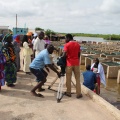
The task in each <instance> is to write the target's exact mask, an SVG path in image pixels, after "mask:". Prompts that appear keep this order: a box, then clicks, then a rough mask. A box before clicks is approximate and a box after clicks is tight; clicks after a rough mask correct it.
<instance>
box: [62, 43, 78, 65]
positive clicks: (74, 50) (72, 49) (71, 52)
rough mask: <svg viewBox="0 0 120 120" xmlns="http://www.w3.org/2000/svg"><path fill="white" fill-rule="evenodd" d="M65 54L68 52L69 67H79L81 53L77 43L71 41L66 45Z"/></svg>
mask: <svg viewBox="0 0 120 120" xmlns="http://www.w3.org/2000/svg"><path fill="white" fill-rule="evenodd" d="M63 50H64V51H65V52H67V58H66V61H67V66H78V65H79V58H78V53H79V52H80V45H79V43H77V42H76V41H70V42H68V43H66V44H65V45H64V49H63Z"/></svg>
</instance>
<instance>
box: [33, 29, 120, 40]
mask: <svg viewBox="0 0 120 120" xmlns="http://www.w3.org/2000/svg"><path fill="white" fill-rule="evenodd" d="M35 30H43V31H45V34H46V35H47V36H50V35H55V34H58V32H54V31H53V30H50V29H47V30H44V29H42V28H39V27H36V28H35ZM60 34H63V35H65V34H67V33H60ZM70 34H72V35H73V36H82V37H98V38H103V39H105V40H120V34H119V35H116V34H89V33H70Z"/></svg>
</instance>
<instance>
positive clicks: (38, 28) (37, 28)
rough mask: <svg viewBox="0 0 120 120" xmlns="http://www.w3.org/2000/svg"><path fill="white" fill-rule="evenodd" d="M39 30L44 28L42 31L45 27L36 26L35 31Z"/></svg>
mask: <svg viewBox="0 0 120 120" xmlns="http://www.w3.org/2000/svg"><path fill="white" fill-rule="evenodd" d="M37 30H42V31H43V30H44V29H42V28H40V27H36V28H35V31H37Z"/></svg>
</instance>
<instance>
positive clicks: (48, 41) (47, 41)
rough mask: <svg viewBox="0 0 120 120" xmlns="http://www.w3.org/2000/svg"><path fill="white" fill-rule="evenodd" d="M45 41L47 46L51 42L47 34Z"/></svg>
mask: <svg viewBox="0 0 120 120" xmlns="http://www.w3.org/2000/svg"><path fill="white" fill-rule="evenodd" d="M44 41H45V48H47V45H49V44H50V40H49V38H48V36H45V38H44Z"/></svg>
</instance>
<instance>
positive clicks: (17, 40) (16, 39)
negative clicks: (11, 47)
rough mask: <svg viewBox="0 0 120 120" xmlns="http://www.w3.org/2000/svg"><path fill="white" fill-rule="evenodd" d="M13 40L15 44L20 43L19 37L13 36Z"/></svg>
mask: <svg viewBox="0 0 120 120" xmlns="http://www.w3.org/2000/svg"><path fill="white" fill-rule="evenodd" d="M13 39H14V40H15V41H16V42H17V43H20V35H15V36H13Z"/></svg>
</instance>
